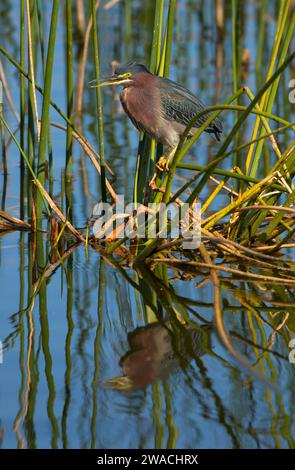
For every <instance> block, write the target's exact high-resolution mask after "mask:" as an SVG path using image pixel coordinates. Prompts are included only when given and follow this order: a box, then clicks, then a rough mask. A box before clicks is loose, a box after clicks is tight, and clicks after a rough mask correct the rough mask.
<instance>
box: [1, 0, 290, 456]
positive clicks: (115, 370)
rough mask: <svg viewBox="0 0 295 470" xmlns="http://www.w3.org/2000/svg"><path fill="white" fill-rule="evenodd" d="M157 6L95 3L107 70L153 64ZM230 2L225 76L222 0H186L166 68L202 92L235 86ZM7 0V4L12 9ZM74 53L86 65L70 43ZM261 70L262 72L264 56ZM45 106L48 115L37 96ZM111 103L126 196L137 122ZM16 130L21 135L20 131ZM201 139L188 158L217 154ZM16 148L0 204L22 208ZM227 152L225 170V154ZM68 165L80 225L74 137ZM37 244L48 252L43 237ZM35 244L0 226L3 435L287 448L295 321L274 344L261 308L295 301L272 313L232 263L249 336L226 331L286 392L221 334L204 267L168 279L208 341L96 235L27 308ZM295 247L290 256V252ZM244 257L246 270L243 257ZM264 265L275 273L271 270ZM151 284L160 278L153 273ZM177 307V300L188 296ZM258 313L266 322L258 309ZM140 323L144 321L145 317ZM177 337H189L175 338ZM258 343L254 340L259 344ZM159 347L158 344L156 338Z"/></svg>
mask: <svg viewBox="0 0 295 470" xmlns="http://www.w3.org/2000/svg"><path fill="white" fill-rule="evenodd" d="M2 3H3V6H2V7H0V44H1V45H3V47H5V48H7V49H8V50H9V51H10V53H11V54H12V55H13V56H16V57H17V54H18V48H17V44H18V34H19V26H18V24H19V23H18V21H19V13H18V8H19V2H17V1H10V2H2ZM104 3H105V2H102V4H104ZM152 3H153V2H140V1H131V2H125V7H124V5H123V2H119V4H117V5H115V6H114V7H113V8H112V9H111V10H105V9H104V8H103V6H102V7H100V13H99V17H98V25H99V45H100V51H101V69H102V73H103V74H105V75H106V74H108V73H109V71H110V64H111V61H112V60H113V59H116V60H119V61H125V60H127V59H130V58H137V59H140V60H141V61H143V62H145V63H146V64H148V63H149V49H150V45H151V27H149V25H152V21H153V8H152V6H151V4H152ZM225 3H226V25H225V26H226V28H225V37H224V43H223V65H222V67H221V69H220V77H221V84H220V88H219V89H218V88H216V80H217V78H216V77H217V74H218V72H217V70H216V44H217V43H216V27H215V13H214V4H215V3H214V2H213V1H208V2H199V1H196V2H190V1H188V0H187V1H185V0H179V1H178V2H177V12H176V18H175V25H174V31H175V33H174V34H175V38H174V42H173V49H172V63H171V69H170V76H171V78H172V79H174V80H176V81H178V82H181V83H183V84H184V85H186V86H187V87H189V88H190V89H191V90H192V91H193V92H195V93H196V94H198V96H200V98H201V99H202V100H203V101H204V102H206V103H207V104H214V103H215V102H218V101H219V102H220V101H223V100H224V99H226V98H227V97H229V96H230V95H231V94H232V86H233V84H232V58H231V17H230V2H225ZM274 3H275V2H274ZM41 5H42V15H43V21H44V32H45V36H46V37H47V35H48V31H49V19H50V2H43V1H41ZM126 5H127V6H126ZM128 5H130V9H131V32H130V41H129V42H126V37H128V34H127V33H128V31H127V32H126V23H125V18H126V16H125V15H126V12H127V7H128ZM258 6H259V2H257V3H254V2H247V4H245V6H244V27H245V35H244V44H245V46H246V47H247V48H248V49H249V50H250V65H249V74H248V77H245V83H247V84H248V86H250V88H251V89H252V90H253V91H256V90H257V86H258V84H257V75H256V70H255V57H256V52H257V33H258V31H257V22H256V19H257V15H258ZM5 7H7V11H8V16H5V15H4V13H3V11H4V9H5ZM1 9H3V11H1ZM268 13H269V18H268V21H267V27H268V36H267V38H268V41H269V42H268V41H267V43H266V44H265V48H266V52H267V50H270V47H271V46H270V45H271V43H272V40H273V35H274V31H275V21H274V18H275V17H274V15H275V7H274V5H272V4H271V5H269V10H268ZM64 39H65V23H64V15H63V14H62V12H60V21H59V24H58V30H57V47H56V55H55V62H54V75H53V84H52V99H53V100H54V101H55V102H56V103H58V104H59V106H60V107H61V109H63V110H65V109H66V100H65V97H66V92H65V73H66V70H65V48H64ZM74 57H75V61H76V63H75V70H76V72H77V70H78V63H77V57H78V43H77V42H76V44H75V55H74ZM1 59H2V60H3V64H4V68H5V73H6V77H7V80H8V83H9V87H10V91H11V95H12V97H13V100H14V103H15V105H16V106H17V107H18V101H19V82H18V75H17V73H16V71H15V69H14V68H13V67H12V66H11V65H10V64H9V63H8V61H7V60H5V59H4V58H3V57H2V58H1ZM38 61H39V67H38V73H37V82H38V83H42V69H41V63H40V55H39V54H38ZM261 72H262V74H263V76H265V73H266V70H265V67H264V66H263V64H261ZM93 76H94V68H93V62H92V58H91V56H89V57H88V62H87V69H86V78H85V80H86V82H88V81H90V80H91V79H92V78H93ZM76 77H77V75H76V76H75V79H76ZM94 102H95V100H94V93H93V90H91V89H89V88H88V87H86V89H85V94H84V112H83V132H84V133H85V135H86V136H87V138H88V139H89V141H90V142H91V143H92V144H93V145H94V146H95V147H96V148H98V138H97V129H96V118H95V109H94ZM38 105H39V112H41V100H40V97H38ZM292 113H293V114H292ZM4 115H5V117H6V118H7V119H8V121H9V124H10V125H11V127H12V128H13V129H16V127H17V123H16V121H15V118H14V116H13V114H12V112H11V110H10V108H9V106H8V103H7V100H6V99H5V100H4ZM103 115H104V130H105V145H106V151H105V154H106V160H107V162H108V163H110V165H111V167H112V169H113V170H114V172H115V174H116V178H115V180H114V181H113V184H114V187H115V189H116V191H117V192H118V193H121V194H124V195H125V196H126V199H129V200H131V198H132V189H133V173H134V169H135V162H136V151H137V145H138V133H137V131H136V130H135V129H134V128H133V127H132V124H131V123H130V122H129V120H128V119H127V117H126V116H125V115H124V114H123V113H122V111H121V107H120V102H119V99H118V93H117V92H116V93H115V95H112V94H111V91H110V90H108V89H105V90H104V91H103ZM286 115H287V116H286V118H288V119H292V116H293V120H294V109H288V110H286ZM51 119H52V121H54V122H58V123H62V124H64V123H63V122H62V120H61V118H60V116H59V115H58V114H57V113H56V112H55V111H52V114H51ZM233 119H234V116H233V114H232V113H228V114H227V115H225V116H224V118H223V120H224V128H225V134H226V132H227V131H228V130H229V129H230V128H231V125H232V123H233ZM251 122H253V120H251V119H249V123H248V125H247V126H245V128H244V129H243V138H245V139H246V138H247V137H250V135H251V126H250V124H251ZM65 135H66V134H65V133H64V132H63V131H61V130H59V129H56V128H52V146H53V162H54V191H53V194H54V195H56V196H58V195H59V194H60V192H61V182H62V179H63V178H62V172H63V170H64V166H65ZM16 136H17V138H19V134H18V133H17V134H16ZM6 139H8V136H7V134H6ZM198 142H200V143H198V145H196V146H194V147H193V149H192V150H191V152H190V154H189V156H188V157H186V160H185V161H186V162H191V163H192V162H194V161H195V160H196V161H197V162H198V163H200V164H206V163H207V162H208V161H210V159H213V158H214V155H215V153H216V151H217V149H218V144H217V143H215V142H214V141H213V140H212V139H211V137H210V136H207V135H203V137H202V139H201V140H200V141H198ZM272 157H273V156H271V158H272ZM7 161H8V175H7V178H6V177H5V175H4V172H3V169H2V167H1V175H0V190H1V197H2V209H3V210H6V211H7V212H9V213H10V214H12V215H14V216H16V217H18V216H19V186H20V183H19V152H18V150H17V149H16V147H15V146H14V144H13V143H11V144H10V145H9V147H8V149H7ZM223 165H224V168H226V169H230V168H231V167H232V165H233V161H232V159H231V158H229V159H228V160H227V161H225V162H224V163H223ZM72 171H73V223H74V225H75V226H77V227H85V225H86V220H87V219H88V217H90V216H91V211H92V208H93V206H94V204H95V203H96V202H98V201H99V200H100V186H99V178H98V175H97V173H96V171H95V170H94V168H93V166H92V164H91V162H90V161H89V159H88V158H87V156H84V155H83V154H82V152H81V148H80V147H79V146H78V144H75V146H74V149H73V169H72ZM178 175H179V176H178V179H177V184H183V181H184V180H185V179H186V178H187V176H188V172H187V171H185V170H182V171H179V172H178ZM214 187H215V186H213V185H212V186H209V187H208V188H207V189H206V190H205V191H204V192H203V194H202V197H203V198H204V199H205V198H206V196H207V195H208V194H209V192H210V191H212V190H213V188H214ZM228 202H229V196H228V195H227V194H226V193H221V194H220V196H219V197H218V199H217V200H216V202H214V204H213V206H212V207H211V209H212V211H213V210H217V209H219V208H220V207H222V205H224V204H225V203H226V204H227V203H228ZM44 246H46V247H47V250H48V252H49V251H50V250H49V243H48V241H47V236H46V234H44ZM34 253H35V251H34V246H33V243H32V238H31V241H30V236H29V234H27V233H23V234H20V233H19V232H14V233H9V234H5V235H2V236H1V238H0V340H1V341H2V343H3V344H4V346H5V348H4V351H3V363H2V364H0V445H1V447H2V448H15V447H24V448H51V447H59V448H62V447H67V448H90V447H95V448H118V447H121V448H166V447H175V448H191V449H192V448H215V447H217V448H235V447H243V448H257V447H260V448H274V447H294V432H295V429H294V413H295V408H294V400H293V397H292V390H294V386H295V366H294V365H292V364H290V363H289V362H288V352H289V350H288V344H287V343H288V341H287V340H288V335H289V336H290V337H292V336H293V337H294V333H293V331H294V329H292V327H290V325H289V327H288V330H284V334H282V335H280V334H277V335H276V337H275V340H274V344H273V346H271V350H272V352H271V353H266V352H263V349H262V348H267V349H269V344H270V338H271V333H272V329H271V328H270V326H269V325H268V324H266V321H267V322H268V323H269V324H273V323H272V322H275V315H274V313H276V314H278V315H281V314H284V313H286V312H287V311H288V307H285V308H283V307H278V308H277V311H276V310H275V309H272V310H271V309H270V307H271V306H272V301H275V300H277V301H278V302H281V301H282V297H281V293H279V292H278V291H277V292H273V291H272V290H270V289H269V290H268V289H265V288H264V287H265V286H263V285H262V286H257V285H254V284H253V283H247V282H244V281H240V280H235V279H232V278H231V276H230V275H228V276H227V275H224V276H223V278H222V279H223V284H222V306H223V315H224V322H225V326H226V329H227V331H229V332H232V331H234V332H236V333H238V334H239V335H240V336H241V337H242V338H243V337H244V338H246V339H248V340H249V342H248V343H246V342H245V341H242V340H239V339H237V338H233V337H232V340H233V342H234V345H235V347H236V348H237V349H238V350H239V352H240V353H241V354H242V355H243V356H244V357H245V358H246V360H247V361H248V363H250V364H251V365H253V364H255V363H257V368H256V371H257V372H259V373H261V374H263V375H265V376H266V377H267V378H268V379H269V380H270V381H271V382H273V383H275V384H277V386H278V389H279V391H275V390H273V389H271V388H270V387H269V386H267V385H266V384H265V382H263V381H261V380H258V379H256V378H254V377H253V376H252V375H251V374H249V373H248V371H247V370H245V369H244V368H243V367H242V366H241V365H240V364H239V363H237V361H236V360H235V359H233V357H232V355H231V354H230V353H229V352H228V350H227V349H226V348H225V347H224V346H223V345H222V344H221V342H220V340H219V339H218V336H217V335H216V333H215V330H214V328H213V290H212V285H211V283H210V282H205V283H204V284H203V285H201V286H198V285H197V283H198V282H199V281H201V280H202V279H203V276H202V275H201V274H200V275H199V276H197V277H196V278H194V279H186V280H176V281H175V280H173V279H172V278H174V276H175V272H174V271H172V270H169V271H168V275H169V278H170V280H171V282H170V288H171V289H172V292H174V293H175V294H176V295H178V296H181V297H183V298H186V299H190V303H189V306H190V309H187V314H188V315H189V317H190V318H191V320H192V321H193V322H195V323H196V324H197V325H198V326H201V327H202V328H203V325H204V324H206V323H208V324H209V326H210V329H209V333H207V336H206V335H205V336H206V338H207V340H209V345H207V347H205V346H204V345H203V346H202V344H203V341H201V340H200V341H198V340H194V339H192V340H191V339H190V338H191V336H190V335H191V332H189V334H188V333H186V332H185V331H184V329H183V327H181V325H177V322H176V321H175V319H174V320H173V318H172V324H170V323H167V322H168V321H169V318H171V312H170V313H169V309H168V310H167V308H166V307H167V306H165V304H163V302H162V300H161V297H160V290H158V288H157V290H154V289H153V284H152V281H151V280H150V279H148V278H147V277H145V276H143V278H142V279H140V277H138V275H137V274H136V273H135V271H133V270H131V269H128V268H125V267H124V269H123V272H122V271H120V270H119V269H117V268H115V267H114V266H112V265H110V264H109V263H108V262H107V261H106V260H103V259H102V258H101V256H100V255H99V253H98V252H96V251H95V250H93V249H92V248H91V247H90V248H89V249H88V250H86V249H85V247H84V246H79V247H78V248H76V249H75V250H74V252H73V255H72V257H71V256H70V257H69V258H67V259H66V260H65V261H64V264H63V266H62V267H61V266H59V268H58V269H57V270H56V271H54V272H53V273H52V275H50V276H49V277H48V278H47V280H46V283H45V284H46V299H47V302H46V308H45V309H44V308H40V305H39V297H38V296H37V297H36V299H35V302H34V304H33V305H30V299H29V294H28V288H29V285H30V281H29V279H30V274H31V273H33V274H32V276H33V281H35V277H34V276H35V271H34V270H33V271H32V261H30V260H29V258H30V257H32V258H33V260H34ZM287 255H288V256H289V257H291V256H292V253H291V250H289V252H287ZM69 260H70V261H69ZM70 263H72V265H71V264H70ZM241 268H243V266H242V265H238V266H237V269H241ZM245 270H249V266H246V267H245ZM257 272H258V271H257ZM267 274H268V275H271V274H272V273H270V272H269V271H268V272H267ZM155 275H157V273H156V274H155ZM71 276H72V288H71V287H70V286H71ZM156 285H158V286H160V280H159V281H158V283H157V282H156ZM142 289H143V290H144V291H145V292H146V294H143V293H142ZM242 294H243V295H244V298H243V299H242V300H243V301H242V302H241V295H242ZM293 294H294V293H293V292H292V290H291V288H288V289H286V291H285V299H284V300H285V302H286V303H289V305H292V301H293V300H292V299H293ZM157 298H158V304H157V308H156V309H155V311H154V312H153V311H152V308H151V307H150V305H149V304H147V301H149V302H151V303H153V301H154V300H155V299H157ZM174 305H175V306H176V307H177V308H179V304H178V306H177V303H174ZM268 308H269V310H268ZM290 312H291V313H290V314H291V315H292V314H293V313H294V312H293V313H292V311H291V309H290ZM259 314H260V315H261V316H262V317H263V318H264V319H265V322H260V321H259V319H257V318H258V315H259ZM198 316H201V319H200V318H199V317H198ZM148 325H154V329H152V330H150V327H149V326H148ZM167 326H168V330H169V331H168V333H167ZM140 327H142V328H143V330H138V328H140ZM131 332H133V334H136V335H137V338H139V337H140V338H142V341H143V342H144V344H145V347H143V351H144V352H143V354H141V353H140V352H139V353H138V350H137V349H136V348H135V351H134V349H132V348H131V345H130V336H129V337H128V334H130V333H131ZM134 332H135V333H134ZM165 332H166V333H165ZM169 332H170V333H169ZM138 335H140V336H138ZM146 338H147V339H146ZM163 338H164V339H163ZM169 338H170V339H169ZM179 338H182V339H180V344H181V345H182V346H180V347H179V342H178V341H179ZM190 341H191V343H190ZM251 342H252V343H254V345H260V346H261V348H258V347H256V348H255V347H253V344H251ZM150 344H152V345H153V347H152V348H151V350H150V349H149V347H150V346H149V345H150ZM188 344H192V345H193V351H192V349H191V348H190V347H188V346H185V345H188ZM131 349H132V351H133V353H131V352H130V350H131ZM139 349H140V348H139ZM126 353H128V354H129V361H130V363H131V364H132V366H133V367H135V364H138V365H137V366H136V367H137V368H138V369H136V370H137V372H136V379H137V380H139V382H140V381H141V380H143V381H144V383H145V385H144V386H143V385H142V386H138V387H135V386H134V387H133V388H132V387H131V388H132V389H129V390H115V389H114V385H113V388H112V385H111V383H110V382H108V380H109V379H113V378H118V377H122V376H124V375H125V373H124V372H126V370H125V371H124V359H122V358H123V357H126ZM166 353H167V354H166ZM132 354H133V355H132ZM148 355H150V356H151V358H152V359H151V364H148V363H147V362H146V358H147V357H148ZM120 360H121V363H120ZM122 360H123V363H122ZM125 360H126V359H125ZM132 360H133V362H132ZM136 361H138V363H137V362H136ZM120 364H121V365H120ZM145 367H146V369H145ZM117 388H118V386H117Z"/></svg>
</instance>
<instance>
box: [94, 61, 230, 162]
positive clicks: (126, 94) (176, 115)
mask: <svg viewBox="0 0 295 470" xmlns="http://www.w3.org/2000/svg"><path fill="white" fill-rule="evenodd" d="M106 85H122V86H123V87H124V88H123V91H122V92H121V94H120V100H121V103H122V106H123V108H124V111H125V112H126V114H127V115H128V116H129V118H130V119H131V121H132V123H133V124H134V126H135V127H136V128H137V129H138V130H139V131H144V132H146V133H147V134H149V135H150V136H151V137H152V138H153V139H155V140H156V142H157V143H161V144H163V145H165V146H168V149H169V150H172V152H171V154H170V158H171V156H172V154H174V152H175V150H176V147H177V145H178V143H179V140H180V138H181V136H182V134H183V133H184V131H185V129H186V127H187V126H188V124H190V122H191V121H192V119H193V117H194V116H196V115H197V114H199V113H200V112H201V111H204V110H205V106H204V105H203V103H202V102H201V101H200V100H199V99H198V98H197V97H196V96H195V95H193V94H192V93H191V92H190V91H189V90H188V89H187V88H184V87H183V86H181V85H179V84H178V83H176V82H173V81H172V80H169V79H168V78H164V77H158V76H157V75H154V74H152V73H151V72H150V71H149V70H148V69H147V68H146V67H145V66H144V65H142V64H139V63H137V62H128V63H127V64H124V65H119V66H118V67H117V68H116V69H115V71H114V74H113V75H112V77H110V78H109V79H108V80H106V81H102V82H100V83H98V84H96V85H94V86H106ZM209 115H210V113H208V114H207V115H204V116H202V117H200V118H199V119H198V120H197V121H196V123H195V125H194V127H193V128H192V129H191V132H190V135H189V136H190V137H191V136H192V135H193V134H194V133H195V132H196V131H197V129H198V127H200V126H201V125H202V124H203V123H204V122H205V120H206V119H208V116H209ZM205 131H206V132H208V133H210V134H214V136H215V137H216V139H217V140H218V141H220V134H221V133H222V124H221V122H220V120H219V119H217V118H215V119H214V120H213V121H212V122H211V123H210V124H209V125H208V127H207V128H206V129H205Z"/></svg>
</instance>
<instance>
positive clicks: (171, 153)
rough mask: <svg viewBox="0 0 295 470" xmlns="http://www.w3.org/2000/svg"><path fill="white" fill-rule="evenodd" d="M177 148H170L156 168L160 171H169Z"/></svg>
mask: <svg viewBox="0 0 295 470" xmlns="http://www.w3.org/2000/svg"><path fill="white" fill-rule="evenodd" d="M176 149H177V147H175V148H173V149H172V150H170V148H169V149H168V150H167V151H166V152H165V153H164V155H163V156H162V157H161V158H160V159H159V161H158V163H157V164H156V168H157V169H158V170H160V171H168V170H169V164H170V161H171V159H172V158H173V157H174V155H175V152H176Z"/></svg>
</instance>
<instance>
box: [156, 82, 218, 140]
mask: <svg viewBox="0 0 295 470" xmlns="http://www.w3.org/2000/svg"><path fill="white" fill-rule="evenodd" d="M158 80H159V88H160V96H161V103H162V109H163V113H164V117H165V119H167V120H169V121H176V122H178V123H180V124H183V125H185V126H187V125H188V124H189V123H190V122H191V121H192V119H193V118H194V117H195V116H196V115H197V114H199V113H200V112H202V111H204V109H206V108H205V106H204V104H203V103H202V102H201V101H200V100H199V99H198V98H197V97H196V96H195V95H193V94H192V93H191V92H190V91H189V90H187V89H186V88H184V87H183V86H181V85H179V84H178V83H176V82H173V81H172V80H168V79H167V78H159V79H158ZM210 114H211V113H208V114H206V115H204V116H201V117H200V118H199V119H198V120H197V122H196V123H195V126H194V127H200V126H201V125H202V124H203V123H204V122H205V121H206V119H207V118H208V116H209V115H210ZM206 131H207V132H212V133H214V134H215V136H216V138H217V139H218V140H220V137H219V134H220V133H221V132H222V123H221V121H220V120H219V119H217V118H215V119H214V120H213V121H212V122H211V124H210V125H209V126H208V127H207V129H206Z"/></svg>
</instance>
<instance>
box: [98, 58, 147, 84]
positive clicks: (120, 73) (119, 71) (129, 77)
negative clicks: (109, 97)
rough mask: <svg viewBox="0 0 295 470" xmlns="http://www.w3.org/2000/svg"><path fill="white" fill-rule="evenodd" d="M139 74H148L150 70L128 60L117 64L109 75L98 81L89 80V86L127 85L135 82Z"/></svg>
mask: <svg viewBox="0 0 295 470" xmlns="http://www.w3.org/2000/svg"><path fill="white" fill-rule="evenodd" d="M139 74H140V76H141V77H142V76H143V75H142V74H148V75H150V72H149V70H148V69H147V68H146V67H145V66H144V65H143V64H139V63H138V62H128V63H127V64H120V65H118V66H117V67H116V68H115V70H114V73H113V75H112V76H111V77H109V78H107V79H103V80H101V81H99V82H97V81H96V80H93V81H92V82H90V85H91V87H101V86H107V85H122V86H124V87H128V86H132V85H135V84H136V78H137V77H138V75H139Z"/></svg>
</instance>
